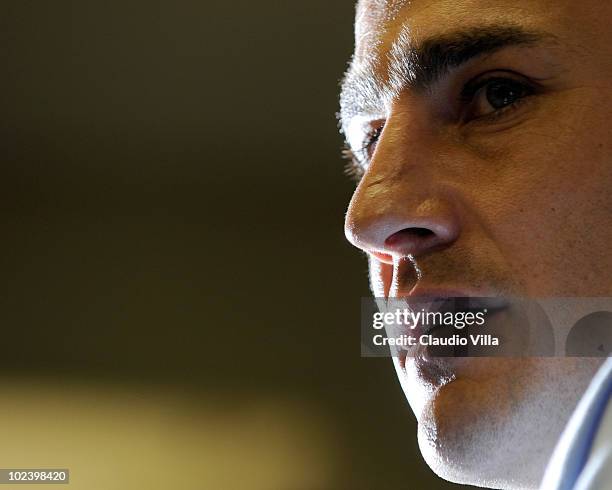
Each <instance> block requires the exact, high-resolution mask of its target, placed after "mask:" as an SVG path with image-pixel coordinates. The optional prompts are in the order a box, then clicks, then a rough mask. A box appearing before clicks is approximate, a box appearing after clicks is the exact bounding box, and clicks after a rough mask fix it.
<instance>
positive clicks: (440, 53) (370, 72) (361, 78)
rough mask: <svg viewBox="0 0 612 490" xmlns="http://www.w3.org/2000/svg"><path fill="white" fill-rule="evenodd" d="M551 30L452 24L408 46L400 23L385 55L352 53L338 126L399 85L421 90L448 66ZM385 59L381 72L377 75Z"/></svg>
mask: <svg viewBox="0 0 612 490" xmlns="http://www.w3.org/2000/svg"><path fill="white" fill-rule="evenodd" d="M545 38H554V36H553V35H552V34H549V33H543V32H540V31H529V30H525V29H524V28H522V27H520V26H516V25H488V26H483V27H474V28H470V29H466V30H457V31H453V32H450V33H445V34H442V35H439V36H433V37H430V38H427V39H425V40H423V41H422V42H421V43H420V44H419V45H417V46H414V45H413V42H412V39H411V36H410V33H409V31H408V30H407V29H403V30H402V31H401V33H400V35H399V36H398V38H397V40H396V41H395V42H394V43H393V45H392V46H391V48H390V49H389V51H388V53H387V54H386V57H385V58H386V59H385V60H381V59H380V58H378V59H372V60H369V61H367V62H365V63H361V64H359V63H357V62H356V61H355V59H353V61H352V62H351V65H350V67H349V69H348V71H347V72H346V74H345V76H344V79H343V81H342V84H341V92H340V112H339V114H338V117H339V122H340V126H341V129H343V130H345V129H346V125H347V124H348V123H349V121H350V119H352V118H353V117H354V116H356V115H375V114H380V113H381V112H382V111H383V109H384V107H385V103H386V102H388V101H389V100H393V99H394V98H396V97H397V96H398V95H399V94H400V92H401V91H403V90H404V89H405V88H410V89H412V90H415V91H424V90H426V89H427V88H429V87H431V86H432V85H434V84H435V83H436V82H437V81H439V79H440V78H441V77H443V76H444V75H445V74H446V73H448V71H450V70H451V69H453V68H457V67H459V66H461V65H463V64H465V63H467V62H468V61H470V60H472V59H474V58H477V57H479V56H483V55H485V54H491V53H493V52H495V51H498V50H500V49H502V48H506V47H509V46H525V45H533V44H536V43H538V42H541V41H542V40H544V39H545ZM383 61H386V66H387V68H386V72H387V75H386V77H384V78H383V77H382V76H381V75H380V69H377V68H380V67H381V66H383V64H382V62H383Z"/></svg>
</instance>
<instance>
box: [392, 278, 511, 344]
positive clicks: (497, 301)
mask: <svg viewBox="0 0 612 490" xmlns="http://www.w3.org/2000/svg"><path fill="white" fill-rule="evenodd" d="M459 298H464V299H465V302H462V303H459V304H457V303H454V300H455V299H459ZM389 299H390V300H391V301H393V300H399V301H400V302H401V303H404V304H405V305H407V306H408V307H410V308H411V309H413V310H415V311H418V310H421V309H424V310H425V311H427V312H436V311H442V310H444V311H456V312H459V311H464V312H468V311H477V310H486V312H487V314H492V313H495V312H497V311H500V310H504V309H506V308H507V307H508V306H509V304H510V299H509V298H508V297H504V296H500V295H499V294H496V293H493V292H491V291H482V290H473V289H472V290H468V289H465V288H427V289H425V288H419V287H418V286H417V287H416V288H414V289H413V290H412V291H411V292H410V294H409V295H407V296H399V297H397V298H389ZM432 329H433V327H431V326H425V325H420V324H419V325H416V326H415V327H414V329H413V332H414V333H416V334H417V335H422V334H425V333H427V332H429V331H431V330H432Z"/></svg>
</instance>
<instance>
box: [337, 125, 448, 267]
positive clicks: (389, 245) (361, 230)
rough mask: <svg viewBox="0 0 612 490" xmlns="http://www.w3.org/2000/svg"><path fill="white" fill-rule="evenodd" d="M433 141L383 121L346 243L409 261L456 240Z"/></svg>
mask: <svg viewBox="0 0 612 490" xmlns="http://www.w3.org/2000/svg"><path fill="white" fill-rule="evenodd" d="M436 138H437V137H436V135H435V134H434V133H432V132H428V131H426V129H424V128H422V127H418V126H417V125H414V124H411V125H410V127H409V126H408V125H407V124H406V123H405V121H402V118H401V113H400V116H396V117H395V118H390V119H389V120H387V123H386V125H385V128H384V131H383V133H382V136H381V138H380V140H379V142H378V146H377V148H376V151H375V153H374V156H373V159H372V161H371V162H370V165H369V167H368V169H367V171H366V173H365V175H364V177H363V178H362V180H361V182H360V184H359V186H358V187H357V189H356V191H355V193H354V195H353V198H352V199H351V203H350V205H349V209H348V212H347V216H346V221H345V232H346V236H347V238H348V239H349V241H350V242H352V243H353V244H354V245H355V246H357V247H359V248H361V249H363V250H365V251H368V252H378V253H383V254H387V255H397V254H401V255H413V254H419V253H423V252H425V251H427V250H429V249H431V248H432V247H439V246H440V245H443V244H450V243H451V242H453V241H454V240H455V239H456V238H457V236H458V234H459V219H458V214H457V209H455V207H456V203H455V202H454V201H453V197H452V193H450V192H449V191H448V189H446V188H445V187H444V185H443V184H442V182H443V179H441V178H440V177H441V176H440V175H438V172H439V171H440V169H441V166H440V165H438V163H439V162H436V161H435V159H436V157H435V155H436V153H438V154H439V152H438V151H437V150H438V149H437V148H436V146H437V145H439V144H441V143H440V142H439V141H436Z"/></svg>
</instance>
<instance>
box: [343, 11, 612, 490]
mask: <svg viewBox="0 0 612 490" xmlns="http://www.w3.org/2000/svg"><path fill="white" fill-rule="evenodd" d="M611 18H612V4H611V3H609V2H598V1H596V0H585V1H582V2H569V1H567V2H563V1H562V2H559V1H543V0H528V1H527V0H526V1H514V0H510V1H509V0H503V1H495V0H471V1H470V0H466V1H461V2H457V1H455V0H433V1H426V0H414V1H411V2H400V1H381V0H366V1H362V2H361V3H359V5H358V8H357V19H356V49H355V57H354V60H353V68H352V69H353V70H357V71H358V70H361V69H363V70H365V69H366V67H374V69H373V73H375V74H376V76H378V77H379V78H380V79H388V78H389V71H388V70H389V65H388V63H385V60H386V56H387V54H388V53H389V52H390V51H391V50H392V49H393V45H394V43H397V40H398V39H399V38H400V37H401V36H402V35H403V36H404V38H405V39H406V38H407V39H408V40H409V42H410V43H414V45H418V44H419V42H421V41H422V40H424V39H427V38H431V37H432V36H440V35H444V34H445V33H452V32H454V31H457V30H461V29H465V28H473V29H476V30H477V29H478V28H479V27H480V26H487V25H491V24H499V23H500V22H501V23H506V24H511V25H515V26H520V27H521V28H525V29H528V30H530V31H538V32H543V33H547V34H550V35H551V36H550V38H549V39H547V40H546V41H544V42H541V43H536V44H534V45H529V46H511V47H508V48H503V49H500V50H498V51H496V52H494V53H491V54H488V55H486V56H483V57H479V58H476V59H473V60H471V61H469V62H468V63H466V64H465V65H462V66H460V67H459V68H457V69H453V70H451V71H450V72H449V73H446V74H444V75H443V76H442V77H441V79H440V80H439V82H437V83H435V84H434V85H433V86H431V87H430V88H429V89H428V90H426V91H417V90H412V89H410V88H403V89H402V90H398V91H396V92H395V93H394V94H392V96H390V97H389V98H388V99H387V100H386V101H385V103H384V107H381V109H380V110H379V111H377V112H376V111H372V112H370V113H356V114H355V113H351V111H345V112H344V114H343V120H342V126H343V128H344V131H345V133H346V136H347V140H348V142H349V143H350V144H351V147H352V148H353V150H356V149H357V148H360V147H361V146H363V141H364V138H365V137H366V135H367V133H368V132H372V131H373V130H375V129H376V128H379V127H381V126H382V128H383V129H382V132H381V133H380V135H379V137H378V139H377V141H376V144H375V146H372V149H371V154H370V155H369V159H368V160H367V161H362V162H361V163H360V168H359V170H360V172H361V173H362V174H363V175H362V177H361V179H360V181H359V183H358V186H357V188H356V190H355V193H354V196H353V198H352V200H351V203H350V205H349V209H348V212H347V215H346V225H345V231H346V236H347V238H348V239H349V241H351V242H352V243H353V244H354V245H355V246H357V247H359V248H360V249H362V250H363V251H365V252H366V253H367V256H368V259H369V264H370V279H371V287H372V290H373V293H374V295H375V296H378V297H382V296H390V297H406V296H410V295H413V296H415V295H419V294H425V295H427V294H429V293H431V292H432V291H438V292H439V291H451V290H452V291H460V292H463V293H465V294H469V295H474V296H497V295H514V296H523V297H534V298H537V297H564V296H565V297H593V296H612V283H611V280H610V276H611V273H612V254H610V243H612V226H610V223H611V217H612V192H611V191H610V190H611V189H612V158H611V157H610V155H612V131H611V129H610V128H612V125H611V124H610V121H611V120H612V30H610V29H609V19H611ZM402 33H403V34H402ZM500 70H503V71H504V73H505V72H506V71H512V73H513V76H518V77H519V79H520V80H521V81H528V82H530V83H531V82H533V81H535V80H537V82H536V83H537V86H538V90H537V93H534V94H532V95H529V96H528V97H526V98H525V100H524V101H523V102H524V103H521V104H519V105H518V106H517V107H516V108H515V109H513V110H512V111H508V112H506V113H505V114H504V115H503V116H500V117H498V118H495V119H491V118H486V117H485V116H486V115H487V114H488V113H489V112H490V111H491V109H492V108H491V106H490V104H488V102H487V98H486V97H485V95H484V94H483V93H482V92H481V93H480V94H479V95H477V96H476V97H475V99H474V100H471V101H470V102H469V103H467V102H463V101H461V102H457V101H458V100H459V99H460V97H459V96H458V93H459V91H460V89H461V87H463V86H464V85H465V83H467V82H468V81H469V80H471V79H474V78H477V77H479V76H481V75H483V74H486V73H491V72H499V71H500ZM465 106H467V107H465ZM449 108H450V109H449ZM465 113H469V114H471V115H470V118H471V119H470V118H468V120H462V119H461V117H460V115H461V114H465ZM474 115H476V116H477V117H474ZM478 117H481V119H478ZM482 117H484V119H482ZM422 230H428V233H426V234H424V233H423V231H422ZM437 294H439V295H443V294H444V293H437ZM456 295H460V294H456ZM553 326H554V325H553ZM394 363H395V367H396V370H397V373H398V376H399V378H400V381H401V384H402V387H403V389H404V392H405V394H406V397H407V398H408V401H409V402H410V405H411V407H412V409H413V411H414V412H415V415H416V417H417V419H418V422H419V431H418V438H419V445H420V448H421V451H422V453H423V456H424V458H425V460H426V461H427V463H428V464H429V465H430V466H431V468H432V469H433V470H434V471H435V472H436V473H437V474H438V475H440V476H441V477H443V478H446V479H448V480H451V481H454V482H458V483H467V484H473V485H478V486H487V487H492V488H509V489H514V488H521V489H522V488H537V487H538V484H539V481H540V479H541V477H542V474H543V471H544V468H545V465H546V462H547V461H548V459H549V457H550V454H551V452H552V450H553V448H554V445H555V443H556V441H557V439H558V437H559V435H560V433H561V431H562V430H563V428H564V426H565V424H566V422H567V420H568V418H569V416H570V414H571V412H572V410H573V408H574V407H575V405H576V403H577V402H578V400H579V398H580V397H581V395H582V394H583V392H584V390H585V389H586V387H587V386H588V383H589V381H590V379H591V378H592V376H593V374H594V373H595V371H596V370H597V368H598V367H599V365H600V363H601V361H600V360H597V359H570V358H567V359H564V358H521V359H514V358H471V359H463V360H461V362H458V361H456V362H455V361H452V360H446V361H436V360H435V359H433V360H432V359H423V358H408V359H406V360H405V362H403V361H402V360H401V359H397V358H394Z"/></svg>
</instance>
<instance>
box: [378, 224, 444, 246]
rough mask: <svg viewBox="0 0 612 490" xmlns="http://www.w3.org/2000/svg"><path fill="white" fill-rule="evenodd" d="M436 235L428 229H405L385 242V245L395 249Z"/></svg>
mask: <svg viewBox="0 0 612 490" xmlns="http://www.w3.org/2000/svg"><path fill="white" fill-rule="evenodd" d="M434 235H435V233H434V232H433V231H431V230H430V229H428V228H418V227H414V228H404V229H403V230H400V231H397V232H395V233H393V235H391V236H390V237H388V238H387V239H386V240H385V245H387V246H389V247H393V246H394V245H400V244H402V243H405V242H407V241H421V240H425V239H427V238H430V237H432V236H434Z"/></svg>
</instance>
